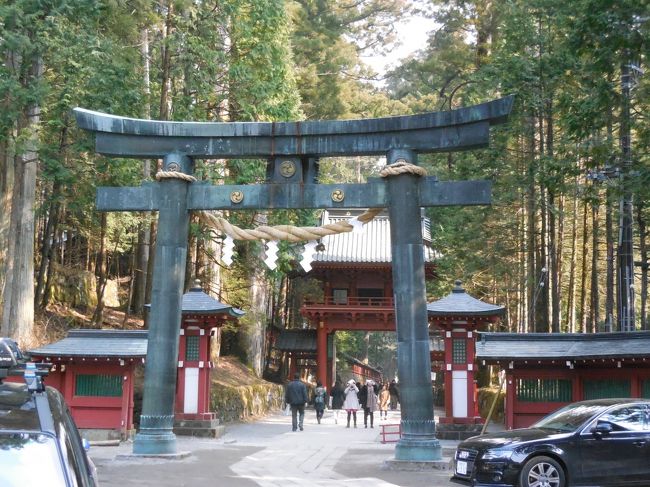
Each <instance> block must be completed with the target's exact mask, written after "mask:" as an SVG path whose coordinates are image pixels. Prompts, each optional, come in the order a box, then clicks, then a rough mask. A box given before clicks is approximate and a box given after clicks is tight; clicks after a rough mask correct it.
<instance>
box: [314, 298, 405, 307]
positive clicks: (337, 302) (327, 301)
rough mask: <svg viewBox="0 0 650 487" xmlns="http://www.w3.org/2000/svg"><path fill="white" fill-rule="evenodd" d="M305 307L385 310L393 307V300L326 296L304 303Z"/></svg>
mask: <svg viewBox="0 0 650 487" xmlns="http://www.w3.org/2000/svg"><path fill="white" fill-rule="evenodd" d="M305 306H341V307H344V306H382V307H385V308H392V307H393V306H394V303H393V298H359V297H348V298H343V299H341V298H336V299H335V298H334V297H333V296H327V297H325V298H323V299H322V300H321V301H319V302H316V301H305Z"/></svg>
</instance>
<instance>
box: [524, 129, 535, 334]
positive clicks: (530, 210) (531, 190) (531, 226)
mask: <svg viewBox="0 0 650 487" xmlns="http://www.w3.org/2000/svg"><path fill="white" fill-rule="evenodd" d="M528 123H529V130H530V132H529V135H528V137H529V139H528V145H529V147H528V158H529V167H528V176H527V179H528V181H527V185H528V192H527V195H526V196H527V202H526V209H527V211H526V214H527V217H528V222H527V227H528V235H527V240H528V249H527V252H526V260H527V265H526V267H527V268H528V278H527V279H526V281H527V282H528V309H527V310H526V318H527V323H528V325H527V330H529V331H537V328H536V326H535V325H536V322H537V320H536V316H535V306H536V303H535V301H536V300H535V291H536V288H537V267H536V261H535V254H536V248H537V246H536V238H535V234H536V230H537V224H536V219H535V216H536V198H537V190H536V186H535V174H536V169H537V168H536V164H535V122H534V119H533V118H532V117H530V119H529V121H528Z"/></svg>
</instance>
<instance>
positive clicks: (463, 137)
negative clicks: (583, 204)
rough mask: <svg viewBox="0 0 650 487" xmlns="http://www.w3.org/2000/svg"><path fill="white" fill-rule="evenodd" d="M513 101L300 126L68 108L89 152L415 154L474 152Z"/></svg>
mask: <svg viewBox="0 0 650 487" xmlns="http://www.w3.org/2000/svg"><path fill="white" fill-rule="evenodd" d="M513 101H514V97H513V96H512V95H511V96H507V97H504V98H499V99H497V100H493V101H490V102H487V103H482V104H480V105H474V106H471V107H466V108H460V109H458V110H451V111H446V112H430V113H423V114H418V115H406V116H397V117H385V118H373V119H360V120H322V121H303V122H168V121H158V120H141V119H135V118H126V117H120V116H115V115H110V114H106V113H100V112H95V111H91V110H86V109H84V108H75V109H74V113H75V117H76V120H77V124H78V126H79V127H80V128H82V129H84V130H88V131H91V132H94V133H95V137H96V150H97V152H99V153H101V154H106V155H111V156H117V157H142V158H149V157H163V156H165V155H166V154H170V153H175V152H179V153H183V154H186V155H187V156H189V157H193V158H198V159H201V158H229V157H237V158H242V157H251V158H265V157H274V156H298V157H302V156H308V157H322V156H336V155H344V154H345V155H376V154H385V153H386V152H387V151H388V150H391V149H410V150H414V151H417V152H420V153H427V152H446V151H458V150H467V149H475V148H479V147H485V146H486V145H487V144H488V137H489V127H490V125H495V124H499V123H503V122H505V121H506V119H507V117H508V115H509V113H510V111H511V109H512V105H513Z"/></svg>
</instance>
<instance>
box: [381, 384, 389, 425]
mask: <svg viewBox="0 0 650 487" xmlns="http://www.w3.org/2000/svg"><path fill="white" fill-rule="evenodd" d="M389 403H390V392H388V384H387V383H385V384H384V385H383V386H382V388H381V391H380V392H379V420H380V421H381V419H382V417H383V418H384V419H388V404H389Z"/></svg>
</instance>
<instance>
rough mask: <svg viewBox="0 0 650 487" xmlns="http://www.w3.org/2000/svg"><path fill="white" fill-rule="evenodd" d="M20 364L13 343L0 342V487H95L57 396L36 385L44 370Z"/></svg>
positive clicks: (93, 476) (92, 470)
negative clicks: (35, 486) (14, 380)
mask: <svg viewBox="0 0 650 487" xmlns="http://www.w3.org/2000/svg"><path fill="white" fill-rule="evenodd" d="M22 359H23V357H22V354H21V353H20V351H19V349H18V348H17V347H16V345H15V343H14V342H12V341H11V340H8V339H0V485H1V486H2V487H19V486H20V487H24V486H31V485H38V486H41V485H42V486H48V487H50V486H51V487H59V486H61V487H95V486H96V485H97V482H96V472H95V468H94V465H93V464H92V462H91V461H90V459H89V458H88V456H87V454H86V445H85V444H84V442H83V440H82V439H81V437H80V436H79V432H78V430H77V427H76V426H75V424H74V421H73V420H72V416H71V415H70V411H69V410H68V407H67V406H66V404H65V401H64V399H63V396H62V395H61V394H60V393H59V392H58V391H57V390H56V389H53V388H51V387H45V386H44V385H43V383H42V380H41V378H42V376H44V375H46V374H47V371H48V370H49V367H45V368H43V367H41V368H38V367H37V366H36V365H35V364H29V363H21V361H22ZM12 377H14V378H17V379H20V382H10V381H9V380H7V379H8V378H12Z"/></svg>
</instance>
